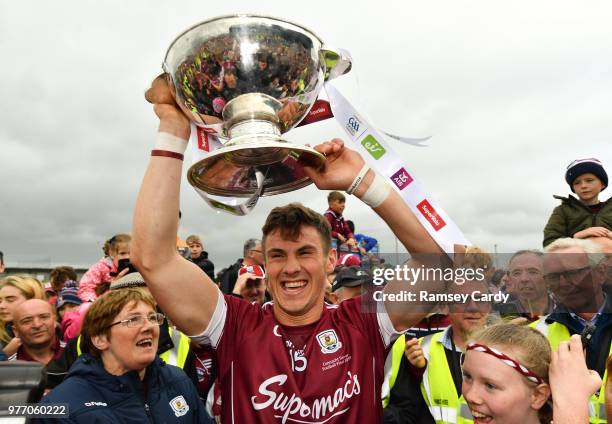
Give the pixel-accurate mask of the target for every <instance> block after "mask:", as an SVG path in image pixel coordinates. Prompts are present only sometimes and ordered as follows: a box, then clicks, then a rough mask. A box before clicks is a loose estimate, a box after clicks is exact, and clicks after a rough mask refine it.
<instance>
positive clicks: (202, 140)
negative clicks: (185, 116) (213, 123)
mask: <svg viewBox="0 0 612 424" xmlns="http://www.w3.org/2000/svg"><path fill="white" fill-rule="evenodd" d="M196 128H197V130H196V131H197V134H198V149H200V150H204V151H205V152H210V145H209V144H208V133H209V131H206V130H205V129H204V128H200V127H196Z"/></svg>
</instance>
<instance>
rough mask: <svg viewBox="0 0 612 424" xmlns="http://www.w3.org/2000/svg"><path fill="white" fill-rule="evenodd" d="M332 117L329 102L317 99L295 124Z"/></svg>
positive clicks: (300, 124)
mask: <svg viewBox="0 0 612 424" xmlns="http://www.w3.org/2000/svg"><path fill="white" fill-rule="evenodd" d="M333 117H334V114H333V113H332V110H331V106H330V105H329V102H328V101H325V100H317V101H316V102H314V104H313V105H312V108H310V112H308V114H307V115H306V116H305V117H304V119H302V121H301V122H300V123H299V124H298V125H297V126H298V127H301V126H302V125H308V124H312V123H314V122H319V121H323V120H325V119H329V118H333Z"/></svg>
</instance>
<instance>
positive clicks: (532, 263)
mask: <svg viewBox="0 0 612 424" xmlns="http://www.w3.org/2000/svg"><path fill="white" fill-rule="evenodd" d="M508 278H509V279H510V280H511V284H512V285H513V286H514V293H515V294H516V295H517V296H518V297H519V299H520V300H521V301H523V302H531V301H535V300H542V299H543V298H545V297H546V296H547V295H548V291H547V290H546V283H545V282H544V272H543V263H542V257H541V256H538V255H536V254H534V253H523V254H522V255H519V256H517V257H515V258H514V259H512V261H511V262H510V263H509V264H508Z"/></svg>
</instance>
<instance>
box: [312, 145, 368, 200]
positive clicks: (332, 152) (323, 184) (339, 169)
mask: <svg viewBox="0 0 612 424" xmlns="http://www.w3.org/2000/svg"><path fill="white" fill-rule="evenodd" d="M315 149H316V150H317V151H318V152H319V153H322V154H324V155H325V156H326V158H327V160H326V161H325V163H324V166H323V168H322V169H315V168H313V167H311V166H305V167H304V171H305V173H306V175H307V176H308V177H309V178H310V179H311V180H312V181H313V182H314V183H315V185H316V186H317V188H319V189H321V190H346V189H347V188H348V187H349V186H350V185H351V183H352V182H353V180H354V179H355V177H356V176H357V174H358V173H359V170H360V169H361V168H362V166H363V164H364V160H363V159H362V158H361V156H360V155H359V153H357V152H356V151H354V150H351V149H348V148H346V147H345V146H344V142H343V141H342V140H340V139H339V138H334V139H333V140H331V141H326V142H325V143H322V144H319V145H317V146H315ZM361 186H363V184H361ZM361 186H360V187H359V189H360V188H361ZM359 189H358V190H359Z"/></svg>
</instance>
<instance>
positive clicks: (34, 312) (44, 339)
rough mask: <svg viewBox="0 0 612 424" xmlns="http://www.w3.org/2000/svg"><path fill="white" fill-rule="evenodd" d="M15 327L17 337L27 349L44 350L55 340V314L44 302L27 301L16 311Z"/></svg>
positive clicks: (38, 300)
mask: <svg viewBox="0 0 612 424" xmlns="http://www.w3.org/2000/svg"><path fill="white" fill-rule="evenodd" d="M13 326H14V329H15V335H17V336H18V337H19V338H20V339H21V342H22V343H23V344H24V345H25V346H26V347H31V348H34V349H40V348H44V347H46V346H50V345H51V343H52V342H53V339H54V331H55V314H54V313H53V309H52V308H51V305H49V304H48V303H47V302H45V301H44V300H40V299H32V300H27V301H25V302H23V303H22V304H21V305H19V307H18V308H17V310H16V311H15V320H14V322H13Z"/></svg>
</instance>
